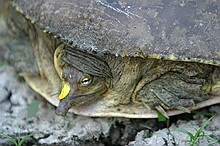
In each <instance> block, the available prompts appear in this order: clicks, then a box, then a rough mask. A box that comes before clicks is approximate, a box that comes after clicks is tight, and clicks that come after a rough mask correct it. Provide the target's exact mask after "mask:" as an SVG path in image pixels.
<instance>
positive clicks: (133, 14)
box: [0, 0, 220, 118]
mask: <svg viewBox="0 0 220 146" xmlns="http://www.w3.org/2000/svg"><path fill="white" fill-rule="evenodd" d="M0 2H1V6H0V7H1V8H0V15H1V22H2V23H4V26H6V27H5V30H6V31H4V33H3V32H2V33H1V35H2V36H4V37H2V38H1V49H2V48H6V49H2V52H3V53H4V54H5V55H4V57H5V58H6V59H8V60H10V61H11V62H12V63H13V65H14V67H15V69H16V70H17V71H18V72H19V74H20V75H21V76H22V77H24V79H25V80H26V82H27V83H28V84H29V85H30V87H32V88H33V89H34V90H35V91H36V92H38V93H39V94H41V95H42V96H43V97H44V98H46V99H47V100H48V101H49V102H50V103H51V104H53V105H54V106H56V107H57V108H56V113H57V114H58V115H61V116H64V115H66V114H67V113H68V112H70V113H71V112H73V113H74V114H78V115H83V116H91V117H126V118H156V117H158V112H159V113H161V114H162V115H164V116H165V117H167V118H169V116H172V115H177V114H181V113H185V112H190V111H192V110H196V109H199V108H202V107H205V106H209V105H213V104H217V103H220V45H219V44H220V14H219V13H220V11H219V9H220V1H214V0H185V1H181V0H173V1H168V0H148V1H145V0H136V1H134V0H91V1H88V0H81V1H78V0H63V1H60V0H53V1H52V0H10V1H9V0H8V1H5V0H0ZM3 34H4V35H3Z"/></svg>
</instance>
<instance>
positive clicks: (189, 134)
mask: <svg viewBox="0 0 220 146" xmlns="http://www.w3.org/2000/svg"><path fill="white" fill-rule="evenodd" d="M174 131H179V132H182V133H184V134H187V135H188V136H189V137H190V141H191V140H192V139H193V137H194V136H193V134H192V133H190V132H188V131H186V130H182V129H176V130H174Z"/></svg>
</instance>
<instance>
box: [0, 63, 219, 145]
mask: <svg viewBox="0 0 220 146" xmlns="http://www.w3.org/2000/svg"><path fill="white" fill-rule="evenodd" d="M0 107H1V112H0V127H1V128H0V133H4V134H7V135H9V136H11V137H13V138H15V139H16V138H21V139H22V138H23V137H25V136H26V135H28V134H31V133H34V136H32V137H31V138H29V139H27V140H25V143H24V146H25V145H27V146H30V145H40V146H54V145H60V146H69V145H73V146H74V145H79V146H81V145H99V146H105V145H106V146H110V145H115V146H117V145H119V146H120V145H129V146H142V145H143V146H154V145H157V146H163V145H165V146H177V145H178V146H184V145H190V143H188V142H186V141H187V140H189V136H187V134H184V133H181V132H179V131H175V129H177V128H179V129H181V130H187V131H189V132H191V133H192V134H195V132H196V130H198V129H199V127H200V126H201V125H202V123H203V122H204V121H206V120H207V119H208V118H209V117H210V116H205V115H204V114H206V115H207V114H209V113H217V114H216V116H215V117H214V118H213V120H212V121H211V122H210V123H209V124H208V126H206V127H205V130H203V131H204V134H205V135H207V136H211V137H212V138H215V139H217V140H219V141H220V114H219V113H220V105H213V106H211V107H208V108H204V109H201V110H199V111H197V112H194V113H192V114H182V115H179V116H173V117H171V118H170V120H169V121H168V122H159V121H158V120H157V119H126V118H90V117H83V116H77V115H74V114H71V113H69V114H68V115H67V117H60V116H57V115H56V114H55V112H54V109H55V107H53V106H51V105H50V104H48V103H47V102H46V101H45V100H44V99H43V98H42V97H40V96H39V95H38V94H37V93H35V92H34V91H33V90H31V89H30V88H29V87H28V85H27V84H26V83H25V82H24V80H23V79H22V78H20V77H18V75H17V74H16V73H15V71H14V69H13V68H12V67H10V66H9V65H8V64H2V65H1V67H0ZM212 143H213V141H211V140H208V139H207V138H206V137H203V138H201V139H200V140H199V141H198V142H197V145H201V146H205V145H211V144H212ZM0 145H2V146H7V145H13V144H12V142H10V141H9V140H8V139H7V138H5V137H1V138H0ZM212 145H218V144H212Z"/></svg>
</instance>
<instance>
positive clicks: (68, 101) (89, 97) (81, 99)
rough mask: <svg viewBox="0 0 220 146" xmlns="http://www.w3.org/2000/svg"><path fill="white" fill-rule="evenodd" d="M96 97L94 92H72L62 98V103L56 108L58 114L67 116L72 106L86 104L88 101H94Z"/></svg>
mask: <svg viewBox="0 0 220 146" xmlns="http://www.w3.org/2000/svg"><path fill="white" fill-rule="evenodd" d="M96 99H97V96H95V95H94V94H82V95H76V94H75V93H72V94H70V95H68V96H66V97H65V98H64V99H62V100H60V103H59V105H58V107H57V109H56V114H57V115H60V116H65V115H66V114H67V112H68V111H69V109H70V108H71V107H78V106H81V105H85V104H87V103H90V102H93V101H94V100H96Z"/></svg>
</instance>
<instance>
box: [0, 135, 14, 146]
mask: <svg viewBox="0 0 220 146" xmlns="http://www.w3.org/2000/svg"><path fill="white" fill-rule="evenodd" d="M0 136H2V137H6V138H7V139H8V140H9V141H11V142H13V143H14V144H15V145H16V146H17V145H18V143H17V142H16V141H15V140H14V138H12V137H11V136H8V135H6V134H3V133H1V134H0Z"/></svg>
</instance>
